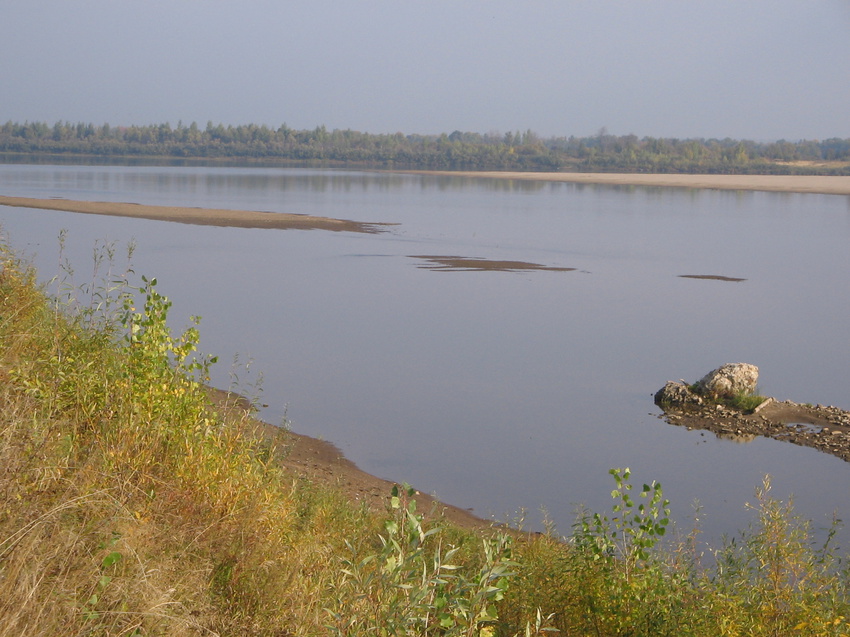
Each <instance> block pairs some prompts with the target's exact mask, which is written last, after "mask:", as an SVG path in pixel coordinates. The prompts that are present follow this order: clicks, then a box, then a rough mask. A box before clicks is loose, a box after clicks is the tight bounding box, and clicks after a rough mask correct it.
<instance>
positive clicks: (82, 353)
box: [0, 245, 850, 637]
mask: <svg viewBox="0 0 850 637" xmlns="http://www.w3.org/2000/svg"><path fill="white" fill-rule="evenodd" d="M104 281H105V283H103V285H102V286H101V287H100V288H98V289H93V290H88V291H87V292H88V294H87V295H83V294H82V293H81V292H79V291H75V292H73V293H72V294H71V295H70V296H68V297H66V298H64V299H62V300H57V299H55V298H50V297H48V296H46V295H45V294H44V293H43V292H42V291H41V290H40V289H39V288H38V286H37V285H36V283H35V274H34V272H32V270H31V269H29V268H28V267H27V266H26V265H25V264H21V263H20V262H19V260H18V259H17V257H16V256H15V254H14V253H13V251H11V250H10V249H9V248H8V247H7V246H5V245H4V246H0V637H6V636H12V635H15V636H17V635H125V636H132V635H215V634H219V635H240V634H244V635H278V636H282V635H325V634H349V635H355V634H369V633H371V632H375V630H376V629H377V627H383V628H384V629H385V630H386V634H451V635H478V634H482V635H492V634H504V635H514V634H518V633H521V634H539V633H540V632H541V629H542V628H544V627H546V626H552V627H557V628H559V629H560V630H561V631H562V633H563V634H569V635H614V634H631V635H664V634H669V635H673V634H675V635H689V634H690V635H718V634H727V635H749V634H753V635H758V634H764V635H768V634H770V635H780V634H810V635H821V634H830V635H832V634H834V635H840V634H845V633H847V632H848V624H847V623H846V621H845V620H844V616H845V615H850V612H848V611H850V606H848V603H847V599H846V591H845V580H844V578H843V577H842V576H841V575H840V574H839V573H836V571H835V569H833V568H831V567H833V566H834V564H835V562H834V558H833V557H832V556H831V555H830V554H829V553H828V552H825V551H824V552H820V553H819V552H816V551H814V550H813V549H812V547H811V542H810V539H809V536H808V534H807V527H806V525H805V524H803V523H801V522H799V521H798V520H796V519H795V518H794V517H793V514H792V512H791V511H790V509H787V508H786V507H784V505H782V504H781V503H777V502H773V501H772V500H770V499H769V497H768V495H767V493H766V490H765V492H763V493H762V494H761V495H760V497H759V500H758V502H759V504H758V507H757V509H758V516H757V517H758V519H757V521H756V523H755V525H754V527H753V529H752V530H751V531H750V532H749V533H748V534H745V535H744V536H742V538H741V539H740V540H739V541H738V542H737V543H736V544H734V545H731V546H729V547H727V548H726V549H724V550H722V551H721V552H720V553H719V554H718V556H717V566H716V567H714V566H713V567H711V568H708V567H705V566H703V564H701V562H702V561H705V560H706V558H707V556H700V555H699V554H698V550H697V548H696V545H695V544H694V543H693V542H690V541H688V540H687V539H685V540H683V541H682V542H681V543H671V544H669V545H667V546H665V547H664V548H663V549H662V548H660V546H659V545H656V541H657V539H658V535H659V533H661V532H662V531H663V527H664V525H663V524H662V521H663V518H664V516H665V508H666V504H665V503H664V502H663V501H662V500H661V499H660V489H655V488H654V489H650V490H649V491H648V492H647V494H646V497H645V498H644V499H641V497H640V496H639V495H637V494H635V495H634V496H633V498H632V496H630V495H629V493H630V491H629V489H630V487H629V485H628V481H627V479H626V477H625V474H624V473H623V472H615V473H614V476H615V479H616V480H617V482H618V488H617V489H616V490H615V492H614V494H615V495H617V498H618V499H617V500H616V502H617V503H618V505H619V507H620V508H618V509H616V510H614V512H613V513H612V514H611V515H610V516H608V517H606V516H592V515H588V516H586V517H584V518H581V519H580V520H579V522H578V523H577V525H576V528H575V530H574V533H573V536H572V538H571V544H570V545H568V544H565V543H564V542H562V541H559V540H556V539H554V538H552V537H549V536H534V537H530V538H529V537H525V536H522V535H521V534H514V537H513V538H512V539H511V538H508V537H506V536H505V535H504V534H499V533H497V532H495V531H493V532H492V533H485V534H483V535H482V534H472V533H470V532H466V531H461V530H458V529H455V528H451V527H449V526H448V525H445V524H440V523H439V522H438V523H436V524H434V525H431V524H430V523H429V524H427V525H426V524H425V523H424V522H423V521H422V518H421V516H420V515H419V514H418V513H417V512H416V510H415V504H414V502H413V501H412V500H410V499H409V494H407V493H405V492H404V491H401V492H399V493H397V494H395V496H396V497H393V498H390V499H389V500H388V505H389V506H388V511H387V513H386V515H385V516H383V517H378V516H375V515H374V514H372V513H370V512H368V511H367V510H365V509H364V508H362V507H360V508H358V507H356V506H354V505H352V504H351V503H349V502H347V501H345V500H344V499H343V498H342V497H341V496H340V495H339V494H338V493H336V492H334V491H333V490H329V489H327V488H324V487H318V486H315V485H312V484H310V483H309V482H307V481H305V480H304V479H303V477H302V476H299V475H297V474H293V473H291V472H288V471H286V470H284V469H282V468H281V466H280V464H279V463H276V462H275V459H276V457H277V453H278V452H277V450H276V449H274V448H273V447H272V446H271V445H270V443H268V442H267V441H266V442H261V441H260V439H259V438H255V436H254V435H253V433H252V431H251V429H250V426H248V424H247V423H249V422H250V421H249V419H248V418H247V417H246V415H245V414H244V413H243V412H240V411H239V410H238V409H223V408H221V407H216V406H214V405H212V404H211V403H210V401H209V400H208V398H207V394H206V392H205V391H204V389H203V385H202V381H203V380H205V376H206V371H207V369H208V365H209V364H211V361H210V360H207V359H204V358H202V357H198V356H197V354H196V352H195V344H196V343H197V330H196V329H195V328H190V329H189V330H187V331H186V332H185V333H183V334H182V335H179V336H174V335H172V334H171V333H170V332H169V331H168V329H167V328H166V327H165V318H166V314H167V310H168V305H169V304H168V301H167V299H164V298H162V297H161V296H159V295H158V294H157V292H156V289H155V285H153V284H152V282H147V281H144V279H143V285H142V294H141V295H140V296H135V297H134V296H132V295H130V294H129V292H128V290H129V288H128V287H126V281H125V280H124V277H122V276H113V275H112V274H108V275H106V276H105V277H104ZM111 281H118V283H119V284H118V285H117V286H115V285H113V284H112V283H111ZM81 296H86V299H87V300H86V302H85V303H82V302H81V300H80V297H81ZM134 299H139V301H140V303H142V304H143V307H140V308H138V309H137V308H136V307H134V306H133V303H134ZM388 495H389V494H388ZM656 496H658V497H656ZM632 499H633V500H634V501H635V502H634V503H633V502H632ZM637 502H643V503H645V505H646V506H645V508H644V509H642V510H640V509H638V508H637ZM626 512H628V515H626ZM508 572H511V573H513V575H508ZM538 609H540V613H539V614H538V612H537V610H538ZM377 634H380V632H378V633H377Z"/></svg>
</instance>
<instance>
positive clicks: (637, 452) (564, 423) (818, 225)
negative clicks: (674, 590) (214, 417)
mask: <svg viewBox="0 0 850 637" xmlns="http://www.w3.org/2000/svg"><path fill="white" fill-rule="evenodd" d="M0 194H3V195H10V196H22V197H42V198H50V197H62V198H67V199H79V200H95V201H127V202H135V203H143V204H158V205H176V206H193V207H214V208H235V209H247V210H263V211H271V212H289V213H303V214H311V215H318V216H327V217H338V218H345V219H353V220H356V221H363V222H382V223H392V224H397V225H394V226H391V227H389V228H388V231H387V232H385V233H382V234H355V233H331V232H323V231H319V230H312V231H304V230H252V229H237V228H215V227H200V226H191V225H185V224H177V223H167V222H159V221H146V220H135V219H125V218H117V217H97V216H89V215H82V214H73V213H65V212H51V211H42V210H32V209H24V208H10V207H2V206H0V225H2V229H3V231H4V232H5V233H6V234H7V235H8V236H9V238H10V241H11V243H12V245H13V246H15V247H16V248H18V249H19V250H21V251H22V252H24V253H25V254H28V255H31V256H32V258H33V260H34V262H35V263H36V265H37V266H38V268H39V271H40V274H41V276H42V278H44V279H45V280H47V279H50V278H51V277H53V276H54V275H56V274H57V272H59V265H58V263H59V248H58V235H59V233H60V230H63V229H65V230H67V240H66V247H65V256H67V257H68V258H69V259H70V261H71V262H72V264H73V265H74V270H75V273H74V281H75V282H76V283H77V284H81V283H86V282H87V281H88V280H90V279H91V267H92V266H91V263H92V259H91V254H92V250H93V248H94V245H95V241H96V240H100V241H116V242H118V245H125V244H126V242H127V241H129V240H131V239H133V240H135V242H136V243H137V244H138V249H137V251H136V253H135V255H134V258H133V264H134V269H135V271H136V273H137V274H138V275H141V274H144V275H146V276H147V277H148V278H150V277H156V278H157V279H158V281H159V289H160V291H161V292H163V293H164V294H166V295H167V296H169V297H170V298H171V299H172V300H173V301H174V308H173V310H172V324H173V326H174V328H175V329H179V328H181V327H183V326H185V325H187V324H188V317H189V316H190V315H201V316H202V317H203V321H202V323H201V348H202V350H203V351H204V352H207V353H210V354H215V355H218V356H219V359H220V361H221V362H220V363H219V364H218V365H217V366H216V368H215V370H214V379H213V380H214V382H215V384H217V385H219V386H228V385H229V384H230V383H231V382H232V380H233V379H234V377H236V378H238V387H237V389H241V390H242V391H245V392H246V393H249V394H250V393H252V391H253V390H252V386H253V385H254V384H259V385H260V386H261V387H262V395H261V398H260V400H261V402H262V403H264V404H267V405H268V407H266V408H264V409H263V410H262V412H261V415H262V417H264V418H265V419H266V420H269V421H270V422H275V423H278V422H281V420H282V419H283V418H284V415H285V416H286V418H287V419H288V420H289V421H290V422H291V426H292V428H293V429H294V430H295V431H298V432H300V433H305V434H308V435H311V436H315V437H321V438H324V439H326V440H330V441H332V442H334V443H335V444H336V445H337V446H338V447H339V448H340V449H341V450H342V451H343V452H344V453H345V454H346V455H347V456H348V457H349V458H350V459H351V460H353V461H354V462H356V463H357V464H358V465H359V466H360V467H361V468H362V469H364V470H366V471H369V472H370V473H374V474H376V475H379V476H381V477H384V478H388V479H392V480H399V481H407V482H409V483H411V484H414V485H415V486H417V487H418V488H419V489H422V490H424V491H427V492H430V493H433V494H435V495H437V496H438V497H439V498H441V499H443V500H445V501H447V502H451V503H452V504H455V505H458V506H461V507H470V508H472V509H473V510H474V512H475V513H477V514H479V515H482V516H494V517H495V518H497V519H500V520H513V519H515V518H516V517H517V516H518V515H520V513H519V512H520V511H522V510H525V511H527V513H526V514H525V517H526V519H527V521H528V524H529V525H530V526H531V527H532V528H539V527H540V525H541V519H542V515H543V514H541V509H545V510H546V511H547V513H546V516H547V517H548V518H550V519H551V520H552V521H553V522H554V523H555V524H556V525H557V527H558V529H559V530H560V531H562V532H564V533H568V532H569V530H570V525H571V524H572V522H573V520H574V513H575V510H576V507H577V506H579V505H585V506H588V507H590V508H592V509H594V510H598V511H607V510H609V509H610V506H611V500H610V496H609V492H610V490H611V488H613V482H612V481H611V479H610V477H609V476H608V469H610V468H612V467H625V466H629V467H631V469H632V471H633V474H634V476H635V478H634V479H635V481H637V482H644V481H646V482H648V481H650V480H658V481H659V482H661V484H662V486H663V488H664V491H665V495H666V496H667V497H668V498H669V499H670V500H671V501H672V507H673V514H674V517H675V518H676V520H677V522H678V524H679V526H680V528H682V529H683V530H685V531H687V530H688V528H689V526H688V525H689V524H690V522H689V519H690V516H691V515H692V510H691V505H692V503H693V502H694V501H695V500H696V501H699V503H700V505H701V507H702V511H701V514H700V517H701V519H702V522H701V525H702V528H703V529H704V530H705V534H706V536H707V537H709V538H719V537H720V536H721V535H722V534H724V533H734V532H736V531H737V530H739V529H741V528H743V527H744V526H745V525H746V524H747V523H748V521H749V520H750V519H752V518H751V515H750V513H749V512H748V511H747V510H746V507H745V504H746V503H747V502H751V501H752V496H753V491H754V489H755V487H756V486H757V485H758V484H760V482H761V480H762V478H763V476H764V475H765V474H770V475H771V476H772V479H773V486H774V489H773V494H774V495H775V496H776V497H779V498H788V497H789V496H792V495H793V497H794V500H795V502H796V505H797V510H798V512H799V513H800V514H801V515H803V516H805V517H807V518H810V519H812V521H813V523H814V525H815V526H816V527H823V526H826V525H827V524H828V523H829V521H830V520H831V518H832V515H833V512H836V511H837V512H838V514H839V516H840V515H847V514H848V511H850V488H848V487H850V467H848V465H847V464H846V463H844V462H842V461H840V460H838V459H836V458H833V457H830V456H827V455H824V454H820V453H818V452H816V451H814V450H811V449H806V448H801V447H796V446H793V445H789V444H783V443H779V442H776V441H772V440H763V439H759V440H756V441H753V442H750V443H746V444H741V443H735V442H732V441H728V440H719V439H717V438H715V437H714V436H713V435H711V434H709V433H705V432H698V431H687V430H684V429H681V428H677V427H674V426H671V425H668V424H666V423H665V422H663V421H661V420H660V419H659V418H658V414H659V410H658V409H657V408H656V407H655V406H654V405H653V401H652V394H653V393H654V392H655V391H656V390H657V389H659V388H660V387H661V386H662V385H663V384H664V382H665V381H667V380H678V379H680V378H683V379H686V380H688V381H690V382H692V381H695V380H697V379H698V378H699V377H701V376H702V375H703V374H705V373H706V372H708V371H710V370H712V369H714V368H716V367H718V366H720V365H721V364H723V363H727V362H748V363H753V364H755V365H758V366H759V368H760V370H761V377H760V391H761V393H763V394H767V395H772V396H775V397H777V398H779V399H786V398H788V399H792V400H795V401H798V402H811V403H822V404H832V405H836V406H839V407H842V408H845V409H847V408H850V391H848V390H850V321H849V320H848V318H847V317H848V316H850V250H848V246H850V241H848V240H850V199H849V198H847V197H843V196H837V195H814V194H779V193H762V192H742V191H716V190H688V189H674V188H650V187H624V186H593V185H577V184H567V183H546V182H525V181H511V180H497V179H472V178H463V177H446V176H431V175H403V174H388V173H378V172H356V171H339V170H319V169H294V168H261V167H255V168H226V167H150V166H149V167H144V166H132V167H129V166H109V167H102V166H51V165H13V164H6V165H0ZM423 256H442V257H446V256H460V257H470V258H479V259H490V260H512V261H524V262H532V263H537V264H541V265H544V266H547V267H552V268H564V269H568V270H566V271H560V270H558V271H518V272H512V271H462V270H451V269H449V270H435V269H433V268H429V267H428V266H433V265H434V264H433V263H432V262H429V261H427V260H425V259H423V258H421V257H423ZM683 275H712V276H720V277H729V278H737V279H744V280H742V281H726V280H716V279H701V278H683ZM234 359H238V362H237V363H236V364H235V365H234V364H231V361H233V360H234ZM246 364H247V368H246Z"/></svg>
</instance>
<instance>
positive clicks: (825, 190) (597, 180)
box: [398, 170, 850, 195]
mask: <svg viewBox="0 0 850 637" xmlns="http://www.w3.org/2000/svg"><path fill="white" fill-rule="evenodd" d="M398 172H404V173H407V174H416V175H444V176H452V177H475V178H482V179H516V180H523V181H550V182H563V183H574V184H597V185H607V186H644V187H658V188H691V189H712V190H753V191H765V192H796V193H809V194H822V195H850V177H846V176H818V175H810V176H807V175H691V174H687V175H683V174H646V173H549V172H528V173H526V172H498V171H449V170H445V171H435V170H405V171H398Z"/></svg>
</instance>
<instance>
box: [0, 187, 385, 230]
mask: <svg viewBox="0 0 850 637" xmlns="http://www.w3.org/2000/svg"><path fill="white" fill-rule="evenodd" d="M0 206H14V207H19V208H38V209H42V210H62V211H65V212H79V213H83V214H90V215H108V216H113V217H136V218H138V219H151V220H155V221H172V222H177V223H189V224H194V225H202V226H220V227H230V228H269V229H278V230H288V229H296V230H330V231H332V232H365V233H369V234H375V233H378V232H383V231H384V230H383V229H382V226H386V225H388V224H380V223H361V222H359V221H349V220H347V219H332V218H330V217H314V216H311V215H297V214H286V213H277V212H259V211H255V210H222V209H216V208H187V207H179V206H147V205H141V204H135V203H118V202H107V201H73V200H70V199H31V198H27V197H5V196H1V195H0Z"/></svg>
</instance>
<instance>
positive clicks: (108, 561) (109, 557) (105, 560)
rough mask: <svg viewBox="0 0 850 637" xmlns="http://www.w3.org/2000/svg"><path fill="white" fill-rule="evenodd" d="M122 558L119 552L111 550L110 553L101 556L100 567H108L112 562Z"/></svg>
mask: <svg viewBox="0 0 850 637" xmlns="http://www.w3.org/2000/svg"><path fill="white" fill-rule="evenodd" d="M122 559H124V556H123V555H121V553H119V552H118V551H113V552H112V553H110V554H109V555H107V556H106V557H104V558H103V561H102V562H101V563H100V567H101V568H109V567H110V566H112V565H113V564H117V563H118V562H120V561H121V560H122Z"/></svg>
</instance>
